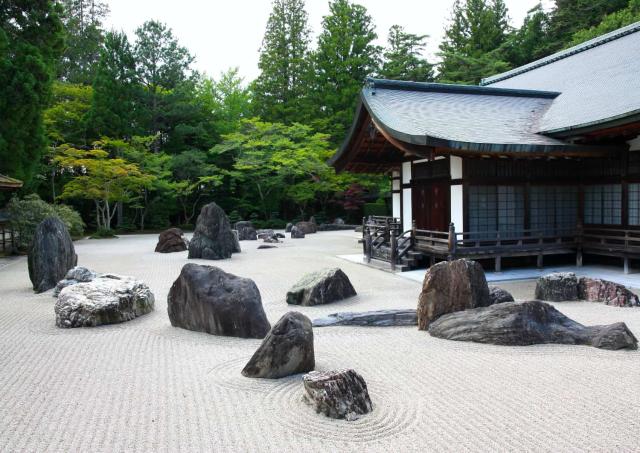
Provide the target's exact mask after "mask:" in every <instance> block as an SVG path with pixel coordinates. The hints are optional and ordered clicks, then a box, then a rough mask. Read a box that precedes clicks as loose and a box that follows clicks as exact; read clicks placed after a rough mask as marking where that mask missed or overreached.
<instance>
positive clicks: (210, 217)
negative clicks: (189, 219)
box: [189, 203, 239, 260]
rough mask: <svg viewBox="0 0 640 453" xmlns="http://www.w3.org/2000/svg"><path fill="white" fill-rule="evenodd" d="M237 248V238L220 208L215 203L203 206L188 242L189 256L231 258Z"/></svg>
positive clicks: (218, 258)
mask: <svg viewBox="0 0 640 453" xmlns="http://www.w3.org/2000/svg"><path fill="white" fill-rule="evenodd" d="M238 249H239V244H238V240H237V238H236V236H235V235H234V234H233V232H232V231H231V225H229V219H228V218H227V215H226V214H225V213H224V211H223V210H222V208H221V207H220V206H218V205H217V204H215V203H209V204H208V205H205V206H203V207H202V210H201V211H200V215H199V216H198V220H197V221H196V229H195V232H194V233H193V239H191V242H190V243H189V258H202V259H205V260H221V259H226V258H231V254H232V253H237V251H238Z"/></svg>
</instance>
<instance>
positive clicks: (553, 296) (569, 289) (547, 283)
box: [536, 272, 578, 302]
mask: <svg viewBox="0 0 640 453" xmlns="http://www.w3.org/2000/svg"><path fill="white" fill-rule="evenodd" d="M536 299H540V300H549V301H552V302H563V301H568V300H578V277H576V274H574V273H573V272H554V273H552V274H548V275H545V276H542V277H540V278H539V279H538V281H537V282H536Z"/></svg>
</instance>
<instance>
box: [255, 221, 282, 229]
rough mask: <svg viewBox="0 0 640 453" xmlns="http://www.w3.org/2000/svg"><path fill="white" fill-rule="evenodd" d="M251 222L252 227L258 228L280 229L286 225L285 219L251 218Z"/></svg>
mask: <svg viewBox="0 0 640 453" xmlns="http://www.w3.org/2000/svg"><path fill="white" fill-rule="evenodd" d="M251 223H253V227H254V228H256V229H259V230H261V229H267V230H282V229H284V228H285V227H286V226H287V221H286V220H282V219H269V220H252V221H251Z"/></svg>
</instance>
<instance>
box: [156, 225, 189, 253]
mask: <svg viewBox="0 0 640 453" xmlns="http://www.w3.org/2000/svg"><path fill="white" fill-rule="evenodd" d="M188 246H189V241H187V240H186V239H185V237H184V233H183V232H182V230H181V229H180V228H169V229H168V230H164V231H163V232H162V233H160V236H158V243H157V244H156V249H155V251H156V252H158V253H174V252H184V251H185V250H187V247H188Z"/></svg>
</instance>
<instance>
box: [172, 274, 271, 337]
mask: <svg viewBox="0 0 640 453" xmlns="http://www.w3.org/2000/svg"><path fill="white" fill-rule="evenodd" d="M167 303H168V307H167V310H168V312H169V321H171V325H172V326H174V327H181V328H183V329H188V330H195V331H197V332H206V333H209V334H212V335H223V336H231V337H241V338H264V337H265V335H266V334H267V332H269V329H270V327H271V326H270V325H269V321H268V320H267V316H266V315H265V312H264V309H263V307H262V298H261V297H260V291H258V287H257V286H256V284H255V283H254V282H253V280H251V279H248V278H242V277H238V276H235V275H233V274H229V273H226V272H224V271H223V270H222V269H219V268H217V267H214V266H203V265H199V264H194V263H189V264H186V265H184V266H183V268H182V271H181V272H180V276H179V277H178V279H177V280H176V281H175V282H173V285H172V286H171V289H170V290H169V296H168V297H167Z"/></svg>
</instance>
